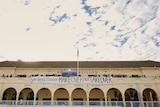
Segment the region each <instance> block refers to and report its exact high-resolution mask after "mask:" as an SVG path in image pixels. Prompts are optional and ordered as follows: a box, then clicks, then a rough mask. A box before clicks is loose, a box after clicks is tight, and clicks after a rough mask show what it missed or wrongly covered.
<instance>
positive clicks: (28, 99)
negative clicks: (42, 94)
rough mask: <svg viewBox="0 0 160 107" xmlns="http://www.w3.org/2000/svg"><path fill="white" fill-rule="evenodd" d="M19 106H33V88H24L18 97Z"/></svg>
mask: <svg viewBox="0 0 160 107" xmlns="http://www.w3.org/2000/svg"><path fill="white" fill-rule="evenodd" d="M18 100H19V101H18V104H27V105H33V100H34V92H33V90H32V89H31V88H24V89H23V90H22V91H21V92H20V94H19V96H18Z"/></svg>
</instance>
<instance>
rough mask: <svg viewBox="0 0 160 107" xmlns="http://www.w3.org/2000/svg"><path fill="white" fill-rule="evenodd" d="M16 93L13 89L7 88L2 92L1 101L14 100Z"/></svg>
mask: <svg viewBox="0 0 160 107" xmlns="http://www.w3.org/2000/svg"><path fill="white" fill-rule="evenodd" d="M16 96H17V92H16V90H15V89H14V88H8V89H6V90H5V91H4V92H3V96H2V100H16Z"/></svg>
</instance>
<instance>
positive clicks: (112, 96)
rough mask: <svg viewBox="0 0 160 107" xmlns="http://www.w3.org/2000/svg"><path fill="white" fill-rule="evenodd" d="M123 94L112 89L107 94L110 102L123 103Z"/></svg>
mask: <svg viewBox="0 0 160 107" xmlns="http://www.w3.org/2000/svg"><path fill="white" fill-rule="evenodd" d="M120 95H122V94H121V92H120V91H119V90H118V89H116V88H111V89H109V90H108V92H107V100H108V101H122V97H121V96H120Z"/></svg>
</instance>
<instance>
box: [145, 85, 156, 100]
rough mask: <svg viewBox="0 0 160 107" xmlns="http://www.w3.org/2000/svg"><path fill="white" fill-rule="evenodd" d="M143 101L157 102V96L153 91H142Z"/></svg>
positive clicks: (148, 89)
mask: <svg viewBox="0 0 160 107" xmlns="http://www.w3.org/2000/svg"><path fill="white" fill-rule="evenodd" d="M143 100H144V101H158V99H157V94H156V92H155V91H154V90H153V89H150V88H147V89H145V90H144V91H143Z"/></svg>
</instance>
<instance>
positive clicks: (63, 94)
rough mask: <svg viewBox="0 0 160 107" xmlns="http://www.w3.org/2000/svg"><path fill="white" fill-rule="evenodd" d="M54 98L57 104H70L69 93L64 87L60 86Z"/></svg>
mask: <svg viewBox="0 0 160 107" xmlns="http://www.w3.org/2000/svg"><path fill="white" fill-rule="evenodd" d="M54 100H55V101H56V102H55V103H56V104H57V105H68V104H69V93H68V91H67V90H66V89H64V88H59V89H57V90H56V91H55V93H54Z"/></svg>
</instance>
